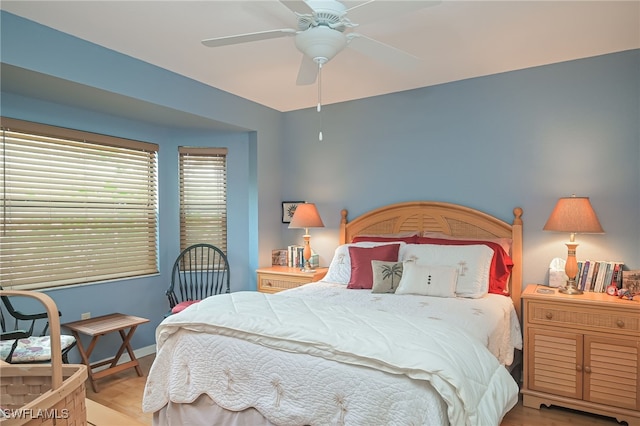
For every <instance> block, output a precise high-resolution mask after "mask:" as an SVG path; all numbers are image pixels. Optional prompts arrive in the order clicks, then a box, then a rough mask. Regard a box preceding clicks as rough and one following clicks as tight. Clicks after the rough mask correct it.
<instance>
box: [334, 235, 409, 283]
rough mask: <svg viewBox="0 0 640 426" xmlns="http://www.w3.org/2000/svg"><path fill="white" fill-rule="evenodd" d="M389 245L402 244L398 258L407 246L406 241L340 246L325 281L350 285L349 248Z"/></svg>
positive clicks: (369, 242)
mask: <svg viewBox="0 0 640 426" xmlns="http://www.w3.org/2000/svg"><path fill="white" fill-rule="evenodd" d="M387 244H400V250H399V251H398V258H400V257H401V253H402V249H403V247H404V246H406V245H407V244H406V243H405V242H404V241H388V242H387V241H385V242H374V241H362V242H359V243H350V244H342V245H340V246H338V248H336V251H335V252H334V254H333V258H332V259H331V263H330V264H329V270H328V271H327V275H325V276H324V278H323V281H329V282H332V283H339V284H349V281H350V280H351V257H350V256H349V247H377V246H383V245H387Z"/></svg>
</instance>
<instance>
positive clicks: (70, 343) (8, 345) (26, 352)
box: [0, 287, 76, 364]
mask: <svg viewBox="0 0 640 426" xmlns="http://www.w3.org/2000/svg"><path fill="white" fill-rule="evenodd" d="M0 290H2V287H0ZM0 299H1V300H2V304H3V305H4V309H2V307H0V327H1V328H2V330H1V332H0V359H2V360H4V361H5V362H8V363H11V364H28V363H47V362H51V338H50V336H48V335H47V330H48V329H49V322H48V321H46V322H45V325H44V327H43V329H42V331H41V332H40V334H37V335H34V328H35V326H36V322H37V321H38V320H43V319H44V320H46V319H47V313H46V312H39V313H34V314H25V313H23V312H21V311H18V310H16V309H15V308H14V307H13V305H12V304H11V301H10V300H9V297H7V296H0ZM3 310H6V312H7V314H8V315H9V316H11V317H12V318H13V319H14V321H13V322H14V324H13V328H10V327H9V324H8V323H7V321H6V320H5V315H4V313H3ZM58 315H61V313H60V312H58ZM7 319H9V318H7ZM21 321H25V322H28V323H29V325H28V328H23V327H21V326H22V325H23V323H22V322H21ZM60 344H61V346H62V361H63V362H64V363H69V360H68V358H67V354H68V353H69V351H70V350H71V349H72V348H73V347H74V346H75V345H76V339H75V337H73V336H70V335H61V336H60Z"/></svg>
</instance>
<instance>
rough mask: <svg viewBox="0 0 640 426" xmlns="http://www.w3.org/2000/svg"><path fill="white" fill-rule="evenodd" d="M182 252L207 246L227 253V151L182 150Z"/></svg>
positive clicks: (185, 148)
mask: <svg viewBox="0 0 640 426" xmlns="http://www.w3.org/2000/svg"><path fill="white" fill-rule="evenodd" d="M178 152H179V154H180V249H181V250H184V249H185V248H187V247H188V246H190V245H192V244H197V243H207V244H211V245H214V246H216V247H218V248H219V249H220V250H222V251H223V252H224V253H225V254H226V253H227V150H226V149H225V148H190V147H180V148H179V149H178Z"/></svg>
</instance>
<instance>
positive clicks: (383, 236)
mask: <svg viewBox="0 0 640 426" xmlns="http://www.w3.org/2000/svg"><path fill="white" fill-rule="evenodd" d="M383 252H384V255H382V254H381V253H383ZM499 253H500V254H501V256H498V254H499ZM459 258H462V259H463V261H457V260H456V262H457V263H455V264H452V262H453V260H452V259H459ZM500 262H504V263H505V264H508V268H507V269H508V273H505V271H501V270H500V267H498V266H496V264H497V263H500ZM521 263H522V210H521V209H520V208H515V209H514V210H513V221H512V223H507V222H504V221H502V220H500V219H498V218H495V217H493V216H490V215H488V214H486V213H483V212H480V211H478V210H475V209H472V208H469V207H465V206H460V205H455V204H450V203H442V202H429V201H418V202H406V203H399V204H393V205H389V206H385V207H381V208H378V209H375V210H373V211H371V212H368V213H365V214H363V215H361V216H359V217H357V218H355V219H353V220H349V219H348V213H347V211H346V210H343V211H342V212H341V223H340V238H339V245H338V247H337V248H336V253H335V254H334V256H333V258H332V260H331V265H330V266H329V272H328V273H327V275H326V276H325V278H323V279H322V280H321V281H319V282H316V283H311V284H307V285H305V286H302V287H299V288H297V289H291V290H287V291H284V292H281V293H278V294H272V295H271V294H262V293H257V292H235V293H231V294H227V295H219V296H213V297H210V298H207V299H205V300H203V301H201V302H199V303H197V304H194V305H192V306H190V307H189V308H187V309H185V310H184V311H183V312H181V313H180V314H177V315H172V316H170V317H168V318H166V319H165V320H164V321H163V322H162V323H161V324H160V325H159V327H158V329H157V331H156V339H157V354H156V359H155V360H154V363H153V365H152V367H151V371H150V372H149V376H148V378H147V384H146V387H145V394H144V397H143V410H144V411H145V412H153V413H154V417H153V418H154V420H153V422H154V425H181V424H203V425H205V424H211V425H273V424H277V425H325V424H327V425H328V424H336V425H362V424H367V425H371V424H384V425H394V424H397V425H414V424H415V425H419V424H424V425H426V424H428V425H440V424H441V425H447V424H451V425H476V424H483V425H492V424H495V425H498V424H499V423H500V421H501V419H502V417H503V416H504V415H505V414H506V413H507V412H508V411H509V410H510V409H511V408H512V407H513V406H514V405H515V404H516V402H517V400H518V386H517V383H516V381H515V380H514V378H513V377H512V375H511V374H510V372H509V369H510V368H512V367H513V366H514V365H515V364H516V362H515V361H514V360H515V359H517V357H516V356H514V354H515V353H517V352H518V350H519V349H521V347H522V335H521V332H520V328H519V324H520V306H521V305H520V293H521V290H522V269H521ZM399 264H400V265H402V267H403V268H404V269H403V272H402V273H401V274H395V273H394V271H395V268H396V267H399V266H398V265H399ZM500 264H502V263H500ZM503 266H504V265H503ZM501 272H502V273H501ZM394 276H396V278H397V282H395V283H394V282H393V280H392V282H391V287H392V288H391V290H390V289H389V277H391V278H393V277H394ZM381 277H385V278H384V279H382V278H381ZM432 279H433V282H432V281H431V280H432ZM427 280H428V282H427ZM363 283H364V284H363ZM359 286H363V287H364V288H359ZM367 286H368V288H367Z"/></svg>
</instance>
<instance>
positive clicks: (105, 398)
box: [86, 355, 620, 426]
mask: <svg viewBox="0 0 640 426" xmlns="http://www.w3.org/2000/svg"><path fill="white" fill-rule="evenodd" d="M153 359H154V356H153V355H149V356H146V357H143V358H140V364H141V366H142V370H143V372H144V373H145V377H138V376H137V375H136V373H135V371H134V370H133V369H129V370H126V371H123V372H120V373H118V374H114V375H113V376H109V377H105V378H103V379H100V380H99V381H98V385H99V387H100V389H99V390H100V392H99V393H95V392H93V390H92V389H91V385H90V384H89V382H87V386H86V388H87V398H89V399H91V400H93V401H95V402H97V403H99V404H102V405H104V406H106V407H109V408H112V409H114V410H116V411H119V412H121V413H123V414H125V415H127V416H129V417H131V418H133V419H135V420H137V421H139V422H141V423H143V424H147V425H151V419H152V415H151V414H147V413H143V412H142V408H141V406H142V394H143V392H144V385H145V383H146V375H147V373H148V372H149V368H150V367H151V364H152V363H153ZM561 425H562V426H564V425H572V426H619V425H620V423H618V422H616V421H615V419H611V418H608V417H601V416H595V415H591V414H585V413H581V412H578V411H572V410H567V409H563V408H556V407H551V408H546V407H543V408H542V409H540V410H535V409H533V408H526V407H523V406H522V402H520V403H518V405H516V406H515V407H514V408H513V409H512V410H511V411H510V412H509V413H508V414H507V415H506V416H505V418H504V419H503V421H502V423H501V424H500V426H561ZM113 426H125V425H113Z"/></svg>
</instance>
